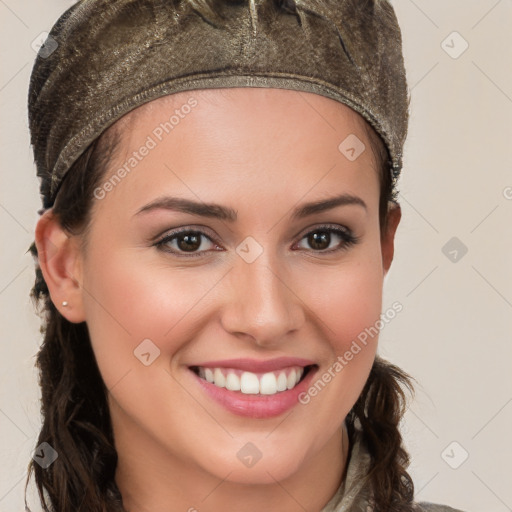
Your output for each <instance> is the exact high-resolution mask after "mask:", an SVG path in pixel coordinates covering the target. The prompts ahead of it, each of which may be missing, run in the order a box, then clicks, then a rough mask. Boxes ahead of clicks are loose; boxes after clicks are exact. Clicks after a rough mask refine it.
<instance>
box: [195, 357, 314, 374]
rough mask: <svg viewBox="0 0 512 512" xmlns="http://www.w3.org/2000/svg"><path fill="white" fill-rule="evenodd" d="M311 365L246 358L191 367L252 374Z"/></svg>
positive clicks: (300, 361)
mask: <svg viewBox="0 0 512 512" xmlns="http://www.w3.org/2000/svg"><path fill="white" fill-rule="evenodd" d="M313 364H315V363H314V361H310V360H309V359H302V358H299V357H276V358H275V359H268V360H266V361H262V360H258V359H248V358H239V359H223V360H219V361H207V362H205V363H201V364H197V365H193V366H200V367H202V368H233V369H239V370H244V371H246V372H252V373H265V372H272V371H276V370H282V369H284V368H289V367H290V366H302V367H304V366H310V365H313Z"/></svg>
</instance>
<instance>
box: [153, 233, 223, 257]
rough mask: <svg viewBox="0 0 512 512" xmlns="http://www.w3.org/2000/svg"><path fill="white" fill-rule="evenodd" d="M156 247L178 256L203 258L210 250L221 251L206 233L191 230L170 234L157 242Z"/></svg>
mask: <svg viewBox="0 0 512 512" xmlns="http://www.w3.org/2000/svg"><path fill="white" fill-rule="evenodd" d="M155 246H156V247H157V248H158V249H160V250H162V251H165V252H168V253H171V254H176V255H177V256H201V255H202V254H203V253H206V252H209V251H210V250H219V248H218V246H217V245H216V244H215V243H214V242H213V240H212V239H211V238H210V237H209V236H208V235H207V234H206V233H203V232H202V231H197V230H191V229H182V230H181V231H174V232H171V233H168V234H166V235H165V236H164V237H163V238H161V239H160V240H159V241H158V242H156V243H155ZM186 253H188V254H186Z"/></svg>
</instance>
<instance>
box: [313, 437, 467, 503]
mask: <svg viewBox="0 0 512 512" xmlns="http://www.w3.org/2000/svg"><path fill="white" fill-rule="evenodd" d="M369 467H370V454H369V453H368V449H367V447H366V445H365V443H364V441H363V438H362V435H361V432H360V431H358V430H355V433H354V435H353V437H352V438H351V439H350V446H349V455H348V461H347V469H346V477H345V479H344V480H343V481H342V483H341V485H340V487H339V488H338V490H337V491H336V494H335V495H334V496H333V497H332V498H331V499H330V500H329V502H328V503H327V504H326V505H325V507H324V508H323V509H322V510H321V512H372V511H373V510H374V507H373V505H372V499H371V489H370V485H369V482H368V480H366V478H365V477H366V475H367V474H368V470H369ZM415 505H416V510H417V512H463V511H462V510H459V509H455V508H451V507H449V506H447V505H439V504H436V503H429V502H419V503H415Z"/></svg>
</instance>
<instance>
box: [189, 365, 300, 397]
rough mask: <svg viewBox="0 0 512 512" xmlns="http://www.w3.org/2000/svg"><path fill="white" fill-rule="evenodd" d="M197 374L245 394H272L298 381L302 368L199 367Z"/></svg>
mask: <svg viewBox="0 0 512 512" xmlns="http://www.w3.org/2000/svg"><path fill="white" fill-rule="evenodd" d="M198 373H199V376H200V377H201V378H203V379H205V380H207V381H208V382H211V383H212V384H215V385H216V386H218V387H219V388H226V389H229V390H230V391H240V392H242V393H244V394H246V395H256V394H258V393H260V394H262V395H274V394H276V393H277V392H279V391H286V390H287V389H292V388H294V387H295V385H296V384H297V383H298V382H299V380H300V378H301V377H302V374H303V373H304V368H303V367H301V366H294V367H291V368H286V369H284V370H278V371H276V372H268V373H252V372H245V371H242V370H237V369H234V368H203V367H199V372H198Z"/></svg>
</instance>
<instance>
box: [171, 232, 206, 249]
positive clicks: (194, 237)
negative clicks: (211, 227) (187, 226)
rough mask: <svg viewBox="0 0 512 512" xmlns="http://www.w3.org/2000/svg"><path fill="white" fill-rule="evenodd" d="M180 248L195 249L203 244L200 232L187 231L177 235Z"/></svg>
mask: <svg viewBox="0 0 512 512" xmlns="http://www.w3.org/2000/svg"><path fill="white" fill-rule="evenodd" d="M176 240H177V244H178V247H179V249H181V250H182V251H195V250H197V249H199V247H200V246H201V234H200V233H185V234H180V235H178V236H177V237H176Z"/></svg>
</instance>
